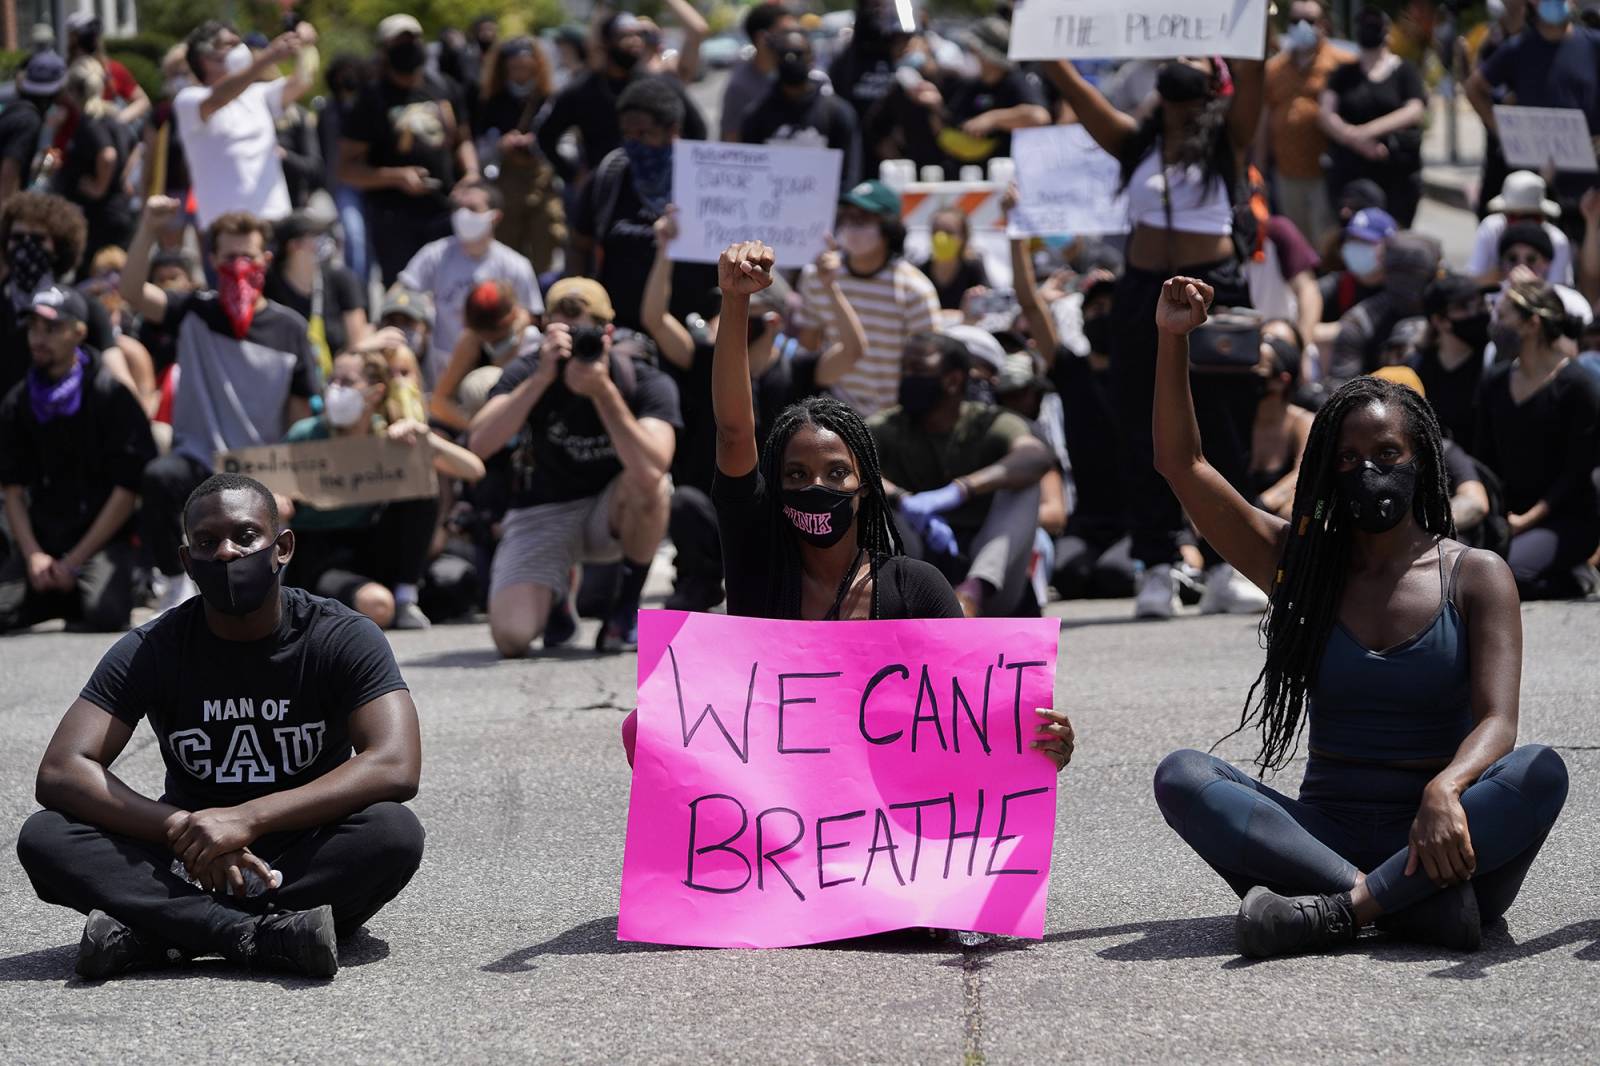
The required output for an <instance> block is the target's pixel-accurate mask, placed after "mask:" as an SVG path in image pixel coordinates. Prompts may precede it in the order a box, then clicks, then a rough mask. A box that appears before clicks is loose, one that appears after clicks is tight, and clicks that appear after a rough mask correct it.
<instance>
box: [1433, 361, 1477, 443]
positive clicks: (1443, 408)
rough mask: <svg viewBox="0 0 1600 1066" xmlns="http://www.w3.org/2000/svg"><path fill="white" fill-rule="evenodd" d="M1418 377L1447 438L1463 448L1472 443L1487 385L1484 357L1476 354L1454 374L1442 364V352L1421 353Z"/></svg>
mask: <svg viewBox="0 0 1600 1066" xmlns="http://www.w3.org/2000/svg"><path fill="white" fill-rule="evenodd" d="M1417 377H1419V378H1421V379H1422V387H1423V391H1424V392H1425V393H1426V395H1427V397H1428V402H1429V403H1431V404H1432V405H1433V413H1434V414H1435V415H1437V416H1438V419H1439V428H1440V429H1442V430H1444V435H1445V436H1447V437H1449V438H1451V439H1452V440H1456V441H1460V442H1462V443H1463V444H1467V443H1470V442H1471V441H1472V427H1473V422H1474V420H1475V419H1476V418H1477V415H1478V387H1479V385H1481V384H1482V382H1483V353H1482V352H1474V353H1473V354H1472V355H1469V356H1467V360H1466V362H1464V363H1462V364H1461V365H1460V366H1458V367H1456V368H1455V369H1454V370H1446V369H1445V368H1444V366H1443V365H1442V364H1441V363H1440V362H1439V349H1438V348H1434V347H1427V348H1418V349H1417Z"/></svg>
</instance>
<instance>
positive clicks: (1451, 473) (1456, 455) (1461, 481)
mask: <svg viewBox="0 0 1600 1066" xmlns="http://www.w3.org/2000/svg"><path fill="white" fill-rule="evenodd" d="M1443 443H1444V452H1443V454H1442V455H1441V458H1442V459H1444V476H1445V482H1446V483H1447V484H1448V486H1449V489H1450V495H1452V496H1454V495H1455V494H1456V493H1457V492H1458V491H1459V490H1460V489H1461V486H1462V485H1465V484H1466V483H1467V482H1469V481H1481V480H1482V478H1480V477H1479V476H1478V468H1477V466H1476V465H1475V464H1474V463H1473V461H1472V456H1470V455H1468V454H1467V450H1466V449H1465V448H1463V447H1462V446H1461V445H1459V444H1457V443H1456V442H1455V441H1453V440H1449V439H1448V438H1447V439H1446V440H1445V441H1444V442H1443Z"/></svg>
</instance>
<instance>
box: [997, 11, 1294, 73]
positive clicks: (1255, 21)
mask: <svg viewBox="0 0 1600 1066" xmlns="http://www.w3.org/2000/svg"><path fill="white" fill-rule="evenodd" d="M1266 47H1267V0H1027V2H1026V3H1023V4H1021V5H1020V6H1018V7H1017V9H1016V13H1015V15H1013V16H1012V19H1011V58H1012V59H1166V58H1170V57H1172V56H1192V55H1208V56H1215V55H1220V56H1229V57H1233V58H1239V59H1260V58H1262V57H1263V56H1264V55H1265V54H1266Z"/></svg>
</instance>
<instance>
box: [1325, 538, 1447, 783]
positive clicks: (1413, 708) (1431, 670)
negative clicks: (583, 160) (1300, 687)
mask: <svg viewBox="0 0 1600 1066" xmlns="http://www.w3.org/2000/svg"><path fill="white" fill-rule="evenodd" d="M1468 550H1470V549H1463V550H1461V551H1460V552H1458V553H1457V554H1456V561H1455V565H1454V566H1452V567H1451V570H1450V578H1449V581H1448V582H1447V581H1446V580H1445V574H1444V554H1443V550H1442V548H1441V551H1440V557H1439V591H1440V599H1439V611H1438V613H1437V614H1436V615H1434V618H1433V621H1432V622H1430V623H1429V624H1428V625H1427V626H1426V627H1424V628H1423V630H1422V631H1421V632H1420V633H1417V634H1416V635H1415V636H1413V637H1411V638H1410V639H1409V640H1405V641H1403V642H1401V643H1399V644H1396V645H1395V646H1394V647H1392V648H1386V649H1384V650H1383V651H1372V650H1371V649H1369V648H1366V647H1363V646H1362V644H1361V642H1360V641H1358V640H1356V638H1355V636H1354V635H1353V634H1352V633H1351V632H1350V631H1349V630H1348V629H1346V628H1345V627H1344V626H1343V624H1341V623H1338V622H1335V623H1334V626H1333V630H1332V631H1331V632H1330V633H1329V634H1328V643H1327V646H1326V647H1325V648H1324V649H1323V652H1322V663H1321V665H1320V666H1319V667H1318V669H1317V676H1316V684H1315V685H1314V686H1313V687H1312V688H1311V690H1310V692H1309V693H1308V695H1309V697H1310V728H1311V748H1312V750H1313V751H1318V752H1322V753H1324V754H1327V755H1335V756H1340V757H1342V758H1346V759H1359V760H1362V761H1373V762H1399V761H1402V760H1408V759H1441V758H1449V757H1450V756H1452V755H1454V754H1455V752H1456V749H1457V748H1459V747H1460V746H1461V742H1462V741H1463V740H1464V739H1466V736H1467V734H1468V733H1470V732H1471V731H1472V684H1471V678H1470V677H1469V676H1468V658H1467V633H1466V625H1465V624H1464V622H1463V620H1462V618H1461V613H1460V611H1458V610H1457V609H1456V605H1455V584H1456V574H1457V573H1459V572H1460V570H1461V560H1462V559H1464V558H1466V555H1467V551H1468Z"/></svg>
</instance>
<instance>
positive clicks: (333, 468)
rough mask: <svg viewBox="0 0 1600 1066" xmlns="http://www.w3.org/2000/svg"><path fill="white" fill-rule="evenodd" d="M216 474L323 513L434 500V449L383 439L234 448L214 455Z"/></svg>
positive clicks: (419, 443)
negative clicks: (253, 483) (249, 480)
mask: <svg viewBox="0 0 1600 1066" xmlns="http://www.w3.org/2000/svg"><path fill="white" fill-rule="evenodd" d="M217 472H218V473H219V474H244V475H245V476H247V477H253V478H255V479H256V480H257V481H259V482H261V483H262V484H263V485H265V486H266V487H267V488H269V489H271V490H272V491H273V492H276V493H279V494H281V495H284V496H287V497H289V498H290V499H292V500H295V501H296V502H298V503H305V504H309V505H311V506H312V507H317V508H322V509H324V510H327V509H331V508H334V507H353V506H356V505H359V504H365V503H383V502H385V501H388V500H414V499H420V498H426V497H429V496H437V495H439V479H438V477H437V476H436V475H435V474H434V470H433V449H432V448H431V447H429V446H428V445H427V444H426V443H424V442H421V441H419V442H417V443H416V444H406V443H404V442H401V441H392V440H389V439H388V438H387V437H344V438H338V439H334V440H311V441H301V442H299V443H296V444H267V445H263V446H262V447H259V448H236V449H234V450H233V451H231V452H223V453H222V454H221V455H218V456H217Z"/></svg>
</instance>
